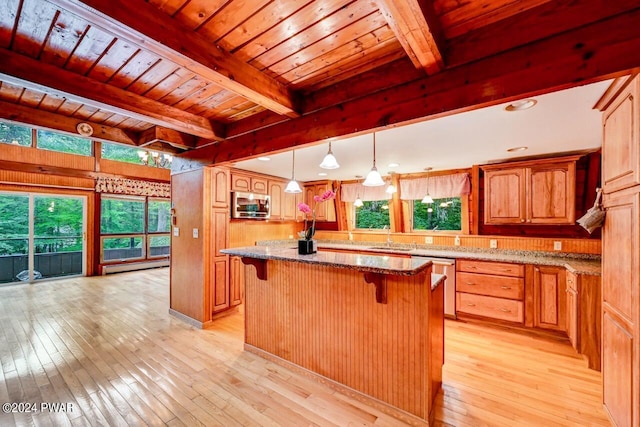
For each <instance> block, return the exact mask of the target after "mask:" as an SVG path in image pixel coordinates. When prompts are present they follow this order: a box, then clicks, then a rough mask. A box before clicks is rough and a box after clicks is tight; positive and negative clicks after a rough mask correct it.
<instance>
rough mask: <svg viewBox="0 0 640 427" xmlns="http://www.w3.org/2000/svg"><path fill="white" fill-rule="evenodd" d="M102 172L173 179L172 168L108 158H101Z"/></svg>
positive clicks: (145, 177) (166, 180)
mask: <svg viewBox="0 0 640 427" xmlns="http://www.w3.org/2000/svg"><path fill="white" fill-rule="evenodd" d="M100 172H101V173H105V174H110V175H118V176H126V177H132V178H135V177H139V178H144V179H146V180H154V181H163V182H169V181H170V180H171V170H170V169H164V168H156V167H149V166H144V165H136V164H133V163H124V162H117V161H115V160H107V159H100Z"/></svg>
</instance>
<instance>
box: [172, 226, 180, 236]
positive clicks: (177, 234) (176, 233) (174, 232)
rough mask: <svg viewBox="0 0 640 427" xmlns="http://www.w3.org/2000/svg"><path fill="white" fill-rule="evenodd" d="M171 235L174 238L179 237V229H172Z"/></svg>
mask: <svg viewBox="0 0 640 427" xmlns="http://www.w3.org/2000/svg"><path fill="white" fill-rule="evenodd" d="M173 235H174V237H178V236H179V235H180V229H179V228H178V227H173Z"/></svg>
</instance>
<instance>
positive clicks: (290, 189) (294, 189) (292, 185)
mask: <svg viewBox="0 0 640 427" xmlns="http://www.w3.org/2000/svg"><path fill="white" fill-rule="evenodd" d="M291 154H292V157H293V160H292V161H291V181H289V183H288V184H287V187H286V188H285V189H284V192H285V193H302V188H300V184H298V182H297V181H296V178H295V176H296V175H295V171H296V150H291Z"/></svg>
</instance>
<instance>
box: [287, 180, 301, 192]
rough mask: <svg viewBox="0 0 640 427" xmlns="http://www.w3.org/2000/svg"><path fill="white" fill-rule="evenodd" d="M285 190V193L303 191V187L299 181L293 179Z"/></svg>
mask: <svg viewBox="0 0 640 427" xmlns="http://www.w3.org/2000/svg"><path fill="white" fill-rule="evenodd" d="M284 192H285V193H302V188H300V184H298V181H296V180H293V179H292V180H291V181H289V183H288V184H287V186H286V187H285V189H284Z"/></svg>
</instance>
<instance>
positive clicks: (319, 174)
mask: <svg viewBox="0 0 640 427" xmlns="http://www.w3.org/2000/svg"><path fill="white" fill-rule="evenodd" d="M318 176H327V173H326V172H318Z"/></svg>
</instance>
